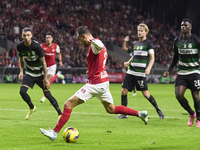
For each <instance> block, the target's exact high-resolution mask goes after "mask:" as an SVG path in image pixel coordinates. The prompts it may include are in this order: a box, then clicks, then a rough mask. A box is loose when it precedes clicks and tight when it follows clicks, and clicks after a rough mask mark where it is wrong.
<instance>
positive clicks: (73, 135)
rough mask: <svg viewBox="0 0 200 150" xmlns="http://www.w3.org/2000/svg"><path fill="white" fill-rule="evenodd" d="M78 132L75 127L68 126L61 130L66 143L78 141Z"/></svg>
mask: <svg viewBox="0 0 200 150" xmlns="http://www.w3.org/2000/svg"><path fill="white" fill-rule="evenodd" d="M78 138H79V132H78V130H77V129H76V128H73V127H68V128H66V129H65V130H64V131H63V139H64V141H65V142H67V143H75V142H76V141H78Z"/></svg>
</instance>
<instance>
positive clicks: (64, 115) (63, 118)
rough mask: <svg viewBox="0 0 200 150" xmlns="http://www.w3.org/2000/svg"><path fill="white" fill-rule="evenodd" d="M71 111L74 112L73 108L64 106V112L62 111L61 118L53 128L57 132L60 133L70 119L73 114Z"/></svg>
mask: <svg viewBox="0 0 200 150" xmlns="http://www.w3.org/2000/svg"><path fill="white" fill-rule="evenodd" d="M71 112H72V110H71V109H69V108H65V107H64V110H63V113H62V115H61V117H60V119H59V120H58V123H57V125H56V126H55V128H54V129H53V130H54V131H55V132H57V133H58V132H59V131H60V130H61V129H62V127H63V126H64V125H65V123H66V122H67V121H68V120H69V117H70V116H71Z"/></svg>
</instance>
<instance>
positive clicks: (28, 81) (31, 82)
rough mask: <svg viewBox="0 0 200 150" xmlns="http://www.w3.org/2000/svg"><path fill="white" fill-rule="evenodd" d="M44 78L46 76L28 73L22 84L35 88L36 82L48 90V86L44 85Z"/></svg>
mask: <svg viewBox="0 0 200 150" xmlns="http://www.w3.org/2000/svg"><path fill="white" fill-rule="evenodd" d="M43 79H44V76H39V77H32V76H30V75H28V74H26V75H24V77H23V81H22V84H21V85H27V86H29V87H31V88H33V86H34V84H35V83H36V84H37V85H38V86H39V87H40V88H41V89H43V90H46V89H47V88H46V87H45V88H44V85H43Z"/></svg>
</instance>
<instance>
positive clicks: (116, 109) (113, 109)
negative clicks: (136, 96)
mask: <svg viewBox="0 0 200 150" xmlns="http://www.w3.org/2000/svg"><path fill="white" fill-rule="evenodd" d="M102 104H103V105H104V107H105V109H106V111H107V112H108V113H110V114H124V115H131V116H136V117H139V118H140V119H142V121H144V123H145V124H147V123H148V113H147V111H137V110H134V109H131V108H128V107H126V106H123V105H120V106H115V105H114V104H111V103H108V102H105V101H103V102H102Z"/></svg>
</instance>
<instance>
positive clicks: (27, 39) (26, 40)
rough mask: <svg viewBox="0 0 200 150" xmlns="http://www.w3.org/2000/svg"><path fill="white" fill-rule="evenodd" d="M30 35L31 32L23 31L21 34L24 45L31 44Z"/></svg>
mask: <svg viewBox="0 0 200 150" xmlns="http://www.w3.org/2000/svg"><path fill="white" fill-rule="evenodd" d="M32 36H33V35H32V33H31V31H24V32H22V39H23V40H24V43H25V44H30V43H31V38H32Z"/></svg>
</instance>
